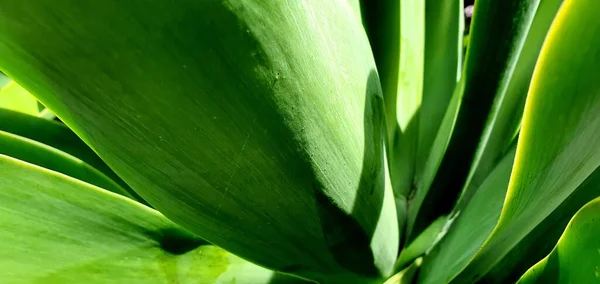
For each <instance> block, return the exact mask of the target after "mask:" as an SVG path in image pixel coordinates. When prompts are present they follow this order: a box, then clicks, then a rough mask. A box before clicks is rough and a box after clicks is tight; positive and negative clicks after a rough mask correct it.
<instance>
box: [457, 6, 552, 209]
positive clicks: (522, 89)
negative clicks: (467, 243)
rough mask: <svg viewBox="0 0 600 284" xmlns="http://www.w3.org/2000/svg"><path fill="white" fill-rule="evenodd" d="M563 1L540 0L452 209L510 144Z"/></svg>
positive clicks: (461, 204) (468, 195) (461, 203)
mask: <svg viewBox="0 0 600 284" xmlns="http://www.w3.org/2000/svg"><path fill="white" fill-rule="evenodd" d="M562 2H563V0H545V1H541V2H540V4H539V6H538V9H537V11H536V13H535V17H534V19H533V22H532V23H531V28H530V29H529V32H528V33H527V38H526V39H525V42H524V44H523V50H522V52H521V53H520V54H519V59H518V61H517V64H516V65H515V69H514V71H513V72H512V76H510V81H509V83H508V85H507V86H506V88H505V89H503V90H502V91H500V92H499V93H498V94H497V95H496V98H495V99H494V105H493V107H492V112H491V113H490V115H489V117H488V120H487V123H486V126H485V129H484V132H483V136H482V137H481V139H480V140H481V141H480V142H479V145H478V147H477V152H476V153H475V157H474V159H473V162H472V165H471V169H470V172H469V176H468V178H467V181H466V183H465V185H464V187H463V189H462V194H461V197H460V200H459V202H458V204H457V205H456V206H455V208H454V210H462V209H463V208H464V206H465V204H466V203H467V202H468V201H469V199H470V198H471V196H472V195H473V193H474V190H476V189H477V188H478V187H479V185H480V184H481V183H482V182H483V180H484V179H485V178H486V177H487V175H488V174H489V173H490V171H491V170H492V169H493V168H494V166H495V165H496V163H497V162H498V160H499V159H501V158H502V156H503V155H504V152H505V151H506V149H507V148H508V147H509V146H510V145H511V144H512V142H513V140H514V139H515V137H516V134H517V133H518V131H519V129H520V125H521V119H522V116H523V108H524V106H525V98H526V97H527V90H528V88H529V82H530V81H531V76H532V74H533V68H534V67H535V63H536V62H537V58H538V56H539V53H540V50H541V48H542V44H543V43H544V39H545V38H546V34H547V33H548V29H549V28H550V25H551V24H552V20H553V19H554V16H555V15H556V13H557V11H558V9H559V8H560V6H561V4H562Z"/></svg>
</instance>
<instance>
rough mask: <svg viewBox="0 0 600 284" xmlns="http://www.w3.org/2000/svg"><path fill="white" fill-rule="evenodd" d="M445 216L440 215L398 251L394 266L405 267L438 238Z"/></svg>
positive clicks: (444, 222) (442, 228)
mask: <svg viewBox="0 0 600 284" xmlns="http://www.w3.org/2000/svg"><path fill="white" fill-rule="evenodd" d="M447 219H448V218H447V216H442V217H440V218H438V219H437V220H435V222H433V223H431V225H429V227H427V229H425V230H424V231H423V232H422V233H421V234H420V235H419V236H418V237H416V238H415V240H414V241H413V242H411V243H410V245H408V246H406V247H405V248H404V249H403V250H402V251H401V253H400V257H399V258H398V262H397V264H396V267H398V268H405V267H406V266H407V265H408V264H409V263H411V262H412V261H414V260H415V259H417V258H418V257H420V256H422V255H424V254H425V253H426V252H427V250H429V249H430V248H431V247H433V245H434V244H435V243H436V241H437V240H438V237H439V236H440V234H441V233H442V231H443V230H444V225H445V224H446V221H447Z"/></svg>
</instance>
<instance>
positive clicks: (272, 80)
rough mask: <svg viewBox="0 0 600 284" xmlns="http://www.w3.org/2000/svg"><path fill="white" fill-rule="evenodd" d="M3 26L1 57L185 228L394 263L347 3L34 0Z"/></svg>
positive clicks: (362, 62)
mask: <svg viewBox="0 0 600 284" xmlns="http://www.w3.org/2000/svg"><path fill="white" fill-rule="evenodd" d="M25 23H26V24H25ZM106 23H110V24H106ZM67 27H68V28H67ZM0 33H1V34H2V35H3V36H2V37H1V38H0V53H1V54H5V55H7V56H5V57H2V58H1V59H0V69H1V70H2V71H4V72H6V73H7V74H8V75H9V76H11V77H12V78H14V79H15V80H16V81H17V82H19V83H20V84H22V85H23V86H26V87H27V89H28V90H31V92H32V93H33V94H35V95H36V97H38V99H40V101H42V102H43V103H44V104H45V105H47V106H48V107H49V108H51V109H52V110H53V111H54V112H55V113H56V114H57V116H58V117H59V118H60V119H61V120H62V121H64V122H65V123H66V124H67V125H68V126H69V127H70V128H71V129H73V131H74V132H75V133H77V135H79V136H80V137H81V138H82V140H83V141H85V142H86V143H87V144H89V145H90V146H91V147H92V148H93V149H94V150H95V151H96V152H97V153H98V154H99V156H100V157H102V159H103V160H104V161H106V163H107V164H108V165H109V166H110V167H111V168H112V169H114V171H115V172H116V173H117V174H118V175H119V176H120V177H122V178H123V180H125V181H126V182H127V183H128V184H129V185H131V186H132V188H134V189H135V190H136V192H138V193H140V195H141V196H142V197H143V198H144V199H145V200H147V201H148V202H149V203H150V204H151V205H153V206H154V207H155V208H157V209H158V210H160V211H161V212H162V213H164V214H165V215H166V216H167V217H169V218H170V219H172V220H174V221H175V222H177V223H178V224H180V225H182V226H184V227H186V228H187V229H189V230H191V231H193V232H195V233H197V234H199V235H200V236H201V237H203V238H205V239H207V240H208V241H210V242H212V243H215V244H217V245H219V246H222V247H223V248H225V249H227V250H229V251H231V252H233V253H235V254H237V255H239V256H241V257H244V258H247V259H250V260H252V261H255V262H257V263H259V264H262V265H265V266H267V267H270V268H272V269H276V270H281V271H285V272H290V273H294V274H298V275H303V276H305V277H309V278H312V279H328V278H332V279H333V278H335V279H341V280H340V281H343V280H344V279H352V281H357V282H358V281H362V280H364V281H377V280H379V279H380V278H381V277H382V276H387V275H389V274H390V273H391V272H392V268H393V264H394V262H395V260H396V257H397V252H398V239H399V236H398V225H397V224H398V222H397V218H396V211H395V207H394V204H393V203H394V201H393V193H392V191H391V187H390V185H389V183H387V182H386V180H388V178H386V176H387V169H386V167H385V161H384V158H385V157H384V147H383V142H384V139H385V137H384V133H385V131H384V129H383V123H384V121H383V117H384V116H383V113H382V98H381V89H380V86H379V82H378V81H379V80H378V77H377V73H376V71H375V65H374V62H373V58H372V56H371V52H370V46H369V43H368V41H367V38H366V35H365V33H364V31H363V30H362V26H361V25H360V23H359V22H358V21H356V18H355V13H354V12H353V10H352V8H351V6H350V5H349V4H348V2H347V0H337V1H317V0H311V1H304V2H299V1H262V0H261V1H258V0H256V1H254V0H246V1H192V0H184V1H179V2H178V3H177V5H172V3H166V2H164V1H156V0H152V1H142V0H135V1H116V0H111V1H102V2H94V3H89V2H85V3H84V2H72V1H67V0H60V1H58V2H57V1H55V2H53V3H46V2H44V1H39V0H25V1H20V2H17V3H13V4H11V5H9V6H7V7H4V8H3V9H2V10H0ZM47 34H52V35H53V36H52V37H45V38H44V40H43V41H41V40H40V37H41V36H42V35H47ZM150 59H151V60H150ZM274 248H276V249H274Z"/></svg>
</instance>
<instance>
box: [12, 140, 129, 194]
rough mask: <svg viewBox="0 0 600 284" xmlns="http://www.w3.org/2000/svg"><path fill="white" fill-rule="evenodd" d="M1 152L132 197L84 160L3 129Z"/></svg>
mask: <svg viewBox="0 0 600 284" xmlns="http://www.w3.org/2000/svg"><path fill="white" fill-rule="evenodd" d="M0 154H3V155H6V156H9V157H13V158H16V159H19V160H22V161H25V162H28V163H31V164H35V165H37V166H40V167H43V168H46V169H50V170H53V171H56V172H60V173H63V174H65V175H68V176H70V177H73V178H75V179H78V180H81V181H84V182H87V183H90V184H93V185H96V186H98V187H101V188H103V189H106V190H109V191H112V192H116V193H118V194H122V195H124V196H127V197H131V196H130V195H129V193H128V192H127V191H126V190H125V189H123V188H122V187H120V186H119V185H118V184H116V183H115V182H114V181H113V180H111V179H110V178H108V177H107V176H105V175H104V174H103V173H101V172H99V171H98V170H96V169H94V168H93V167H91V166H90V165H88V164H86V163H84V162H83V161H81V160H79V159H77V158H75V157H73V156H71V155H69V154H67V153H65V152H62V151H60V150H57V149H55V148H52V147H50V146H48V145H44V144H42V143H39V142H36V141H33V140H30V139H27V138H24V137H21V136H18V135H15V134H11V133H8V132H4V131H1V130H0Z"/></svg>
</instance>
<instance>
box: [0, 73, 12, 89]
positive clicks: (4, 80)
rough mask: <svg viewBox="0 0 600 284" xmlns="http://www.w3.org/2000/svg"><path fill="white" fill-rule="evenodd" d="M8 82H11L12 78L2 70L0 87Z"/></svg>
mask: <svg viewBox="0 0 600 284" xmlns="http://www.w3.org/2000/svg"><path fill="white" fill-rule="evenodd" d="M8 83H10V79H9V78H8V77H6V75H4V73H2V72H0V89H2V88H4V86H6V85H7V84H8Z"/></svg>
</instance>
